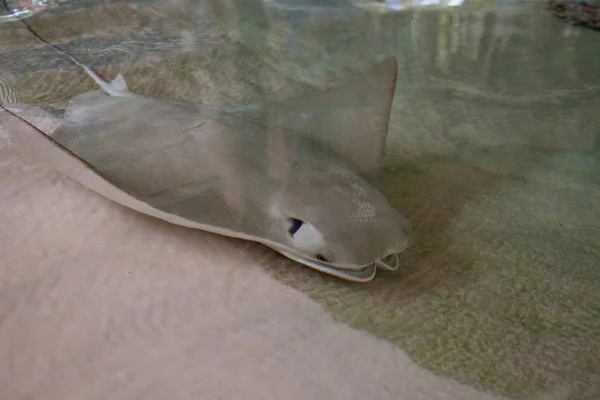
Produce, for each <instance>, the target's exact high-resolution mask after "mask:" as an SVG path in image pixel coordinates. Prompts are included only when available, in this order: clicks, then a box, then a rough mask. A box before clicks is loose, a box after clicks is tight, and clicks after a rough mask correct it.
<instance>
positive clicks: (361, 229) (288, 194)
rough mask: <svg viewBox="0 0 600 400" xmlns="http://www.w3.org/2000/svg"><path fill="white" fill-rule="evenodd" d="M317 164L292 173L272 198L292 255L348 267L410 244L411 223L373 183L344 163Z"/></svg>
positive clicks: (278, 226) (284, 241)
mask: <svg viewBox="0 0 600 400" xmlns="http://www.w3.org/2000/svg"><path fill="white" fill-rule="evenodd" d="M317 165H318V168H305V169H303V170H301V172H300V173H299V174H298V175H295V176H291V177H290V178H291V179H290V181H289V182H287V184H286V186H285V190H284V191H283V192H282V195H281V196H280V197H279V198H278V200H277V203H276V205H275V208H276V213H274V217H275V219H274V223H275V225H276V226H275V229H276V232H277V233H278V236H279V241H280V242H281V244H283V245H284V246H285V247H286V248H287V249H289V251H291V252H293V253H294V254H295V255H297V256H300V257H303V258H306V259H309V260H311V261H318V262H321V263H326V264H330V265H333V266H336V267H339V268H350V269H353V268H360V267H364V266H367V265H370V264H373V263H374V262H377V261H379V260H382V259H385V258H386V257H388V256H390V255H393V254H397V253H400V252H402V251H404V250H405V249H406V248H407V247H408V246H409V243H410V237H411V232H410V231H411V229H410V224H409V223H408V221H407V220H406V218H405V217H404V216H402V215H401V214H400V213H399V212H398V211H397V210H396V209H395V208H394V207H393V206H392V205H391V204H390V203H389V202H388V200H387V199H386V198H385V196H384V195H383V194H382V193H381V192H380V191H379V190H378V189H377V188H376V187H375V186H373V185H372V184H371V183H369V181H367V180H365V179H363V178H362V177H361V176H359V175H358V174H356V173H354V172H352V170H350V169H348V168H346V167H345V166H344V165H343V164H342V165H340V164H338V163H332V162H326V163H323V162H317Z"/></svg>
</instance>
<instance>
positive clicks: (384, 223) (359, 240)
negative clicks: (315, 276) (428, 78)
mask: <svg viewBox="0 0 600 400" xmlns="http://www.w3.org/2000/svg"><path fill="white" fill-rule="evenodd" d="M396 78H397V62H396V59H395V58H394V57H389V58H387V59H385V60H383V61H381V62H379V63H377V64H376V65H374V66H373V67H371V68H370V69H369V70H367V71H366V72H364V73H363V74H362V75H361V76H359V77H358V78H357V79H354V80H352V81H349V82H347V83H346V84H344V85H341V86H340V87H338V88H336V89H333V90H329V91H327V92H325V93H323V94H322V95H320V96H315V97H316V100H315V98H312V99H310V101H311V102H312V103H311V102H309V101H307V102H306V103H305V105H303V106H298V105H296V107H295V108H294V110H293V112H290V113H289V114H286V115H285V117H286V118H284V120H285V123H286V126H287V127H290V126H292V128H294V129H296V132H297V133H298V135H297V136H300V137H301V138H299V139H295V140H293V142H294V145H293V146H290V147H292V148H293V149H294V150H293V152H292V153H293V155H292V157H291V158H292V159H293V161H292V162H291V163H290V164H289V165H288V168H287V172H286V174H285V175H286V177H285V179H284V183H283V184H282V190H281V193H280V195H279V196H278V197H277V199H276V201H275V202H274V203H273V208H272V210H274V212H273V216H274V220H273V223H274V224H275V229H276V231H277V232H278V235H279V237H278V239H279V240H278V241H279V242H280V243H281V244H282V245H284V247H285V248H286V249H288V250H289V251H291V252H293V253H294V254H295V255H297V256H301V257H304V258H307V259H309V260H312V261H319V262H324V263H328V264H331V265H333V266H336V267H341V268H359V267H364V266H367V265H370V264H372V263H374V262H376V261H378V260H381V259H384V258H386V256H389V255H391V254H396V253H399V252H401V251H403V250H404V249H406V247H407V246H408V245H409V241H410V227H409V223H408V222H407V220H406V219H405V218H404V217H403V216H402V215H401V214H400V213H398V212H397V211H396V210H395V209H394V207H393V206H392V205H391V204H390V203H389V202H388V200H387V199H386V198H385V197H384V196H383V194H382V193H381V192H380V191H379V190H378V189H377V188H376V187H375V186H374V185H373V184H372V183H371V181H372V180H371V179H369V178H372V177H373V176H374V175H376V174H377V172H378V170H379V169H380V167H381V163H382V160H383V156H384V148H385V142H386V138H387V133H388V124H389V120H390V114H391V106H392V101H393V97H394V92H395V88H396ZM299 109H301V111H302V114H303V116H304V118H303V119H302V120H299V122H298V125H296V126H293V122H291V121H294V118H295V115H296V114H297V113H299V111H298V110H299ZM367 177H368V178H367Z"/></svg>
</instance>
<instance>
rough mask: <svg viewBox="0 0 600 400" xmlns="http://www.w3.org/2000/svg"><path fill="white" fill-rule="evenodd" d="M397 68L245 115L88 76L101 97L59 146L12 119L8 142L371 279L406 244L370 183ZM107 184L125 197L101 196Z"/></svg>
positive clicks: (90, 98) (165, 212)
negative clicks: (42, 146)
mask: <svg viewBox="0 0 600 400" xmlns="http://www.w3.org/2000/svg"><path fill="white" fill-rule="evenodd" d="M396 68H397V65H396V60H395V58H393V57H391V58H388V59H386V60H384V61H382V62H380V63H379V64H377V65H375V66H374V67H373V68H372V69H371V70H369V71H368V72H367V73H365V74H364V75H363V76H361V77H360V78H359V79H357V80H354V81H351V82H349V83H348V84H346V85H342V86H341V87H339V88H336V89H334V90H330V91H326V92H322V93H319V94H318V95H311V96H304V97H301V98H298V99H293V100H288V101H283V102H277V103H264V104H258V105H253V106H244V107H211V106H200V105H196V104H192V103H186V102H179V101H170V100H165V99H160V98H156V97H150V96H143V95H139V94H136V93H133V92H131V91H130V90H129V89H128V88H127V85H126V83H125V80H124V78H123V77H122V76H121V75H118V76H117V78H116V79H115V80H113V81H112V82H110V83H108V82H106V81H104V80H102V79H101V78H100V77H99V76H98V75H96V74H95V73H94V72H93V71H92V70H91V69H86V71H87V72H88V73H89V74H90V76H92V78H94V80H95V81H96V82H97V83H98V85H99V86H100V87H101V89H102V90H97V91H91V92H87V93H84V94H81V95H79V96H76V97H75V98H73V99H72V100H71V104H70V106H69V107H68V108H67V110H66V112H65V115H64V118H63V120H62V121H61V123H60V126H59V127H58V129H57V130H56V131H55V132H53V133H52V135H51V138H52V139H50V138H49V137H48V136H46V135H44V136H45V139H35V138H36V137H39V136H40V132H37V133H34V132H28V133H26V134H25V133H23V132H24V131H26V130H29V131H31V130H35V129H33V127H32V126H29V125H27V126H26V124H24V123H22V122H21V123H20V124H19V123H17V122H15V121H14V120H10V118H8V120H9V121H7V118H6V114H5V117H4V118H1V117H0V122H3V123H4V125H5V126H7V127H8V128H7V130H8V131H9V134H11V136H24V135H29V136H28V138H29V139H27V140H25V141H23V140H21V141H22V142H23V143H25V144H26V145H28V146H29V147H30V149H31V148H34V147H36V146H38V144H39V143H33V145H32V140H33V141H39V140H51V141H55V142H54V144H55V146H53V148H56V149H62V150H61V151H62V152H63V153H64V154H65V155H68V156H69V157H70V158H71V159H74V158H76V159H77V160H78V161H79V162H82V163H83V164H85V167H84V168H88V169H90V170H91V171H92V172H93V173H94V174H96V175H97V178H99V179H102V180H104V181H105V182H104V183H101V182H100V183H93V182H92V183H90V182H91V181H90V179H88V178H85V179H83V178H81V177H78V176H77V174H78V173H79V172H77V173H75V174H73V173H71V174H70V175H71V177H73V176H74V179H75V180H78V181H79V182H80V183H83V184H84V185H86V186H88V187H90V188H91V189H93V190H96V191H98V192H99V193H101V194H104V195H105V196H107V197H109V198H111V199H112V200H114V201H117V202H120V203H121V204H125V205H127V206H128V207H131V208H134V209H136V210H138V211H140V212H144V213H146V214H150V215H153V216H155V217H158V218H162V219H165V220H167V221H170V222H173V223H177V224H180V225H185V226H189V227H194V228H198V229H203V230H207V231H210V232H214V233H218V234H222V235H226V236H230V237H237V238H242V239H247V240H253V241H256V242H259V243H263V244H265V245H267V246H269V247H271V248H273V249H275V250H277V251H278V252H280V253H282V254H283V255H285V256H287V257H289V258H291V259H294V260H296V261H299V262H300V263H303V264H305V265H308V266H310V267H313V268H315V269H318V270H320V271H323V272H326V273H329V274H332V275H336V276H339V277H342V278H344V279H348V280H354V281H368V280H370V279H372V278H373V276H374V275H375V270H376V266H380V267H383V268H386V269H395V268H397V263H398V260H397V257H396V256H395V255H396V254H397V253H399V252H401V251H403V250H404V249H405V248H406V247H407V246H408V244H409V237H410V233H409V230H410V228H409V224H408V222H407V221H406V219H405V218H404V217H403V216H402V215H400V214H399V213H398V212H397V211H396V210H395V209H394V208H393V207H392V206H391V205H390V204H389V202H388V201H387V200H386V199H385V197H384V196H383V195H382V194H381V192H380V191H379V190H377V188H376V186H375V184H374V182H375V179H376V173H377V171H378V170H379V167H380V164H381V162H382V158H383V152H384V147H385V139H386V136H387V129H388V122H389V116H390V110H391V102H392V100H393V95H394V90H395V83H396ZM22 110H23V108H22ZM25 114H26V113H24V112H23V111H22V112H21V116H22V117H24V118H25V119H27V118H26V115H25ZM11 121H12V123H11ZM41 134H42V135H43V133H41ZM36 135H37V136H36ZM21 139H22V137H21ZM16 141H19V140H16ZM46 152H47V151H46ZM71 161H72V160H71ZM59 164H61V165H57V164H56V162H55V166H58V167H60V168H62V169H63V171H64V170H65V168H63V166H64V165H65V161H64V160H63V161H61V162H60V163H59ZM77 171H81V168H79V169H78V170H77ZM67 174H68V173H67ZM94 179H96V178H94ZM94 182H95V181H94ZM106 183H109V184H110V185H112V186H113V188H116V189H118V190H120V191H121V192H122V193H120V194H118V195H115V194H114V193H112V192H111V191H110V190H108V189H99V188H100V186H102V185H106ZM103 187H104V186H103ZM123 194H125V195H126V196H129V197H131V198H132V199H133V200H131V199H129V200H123V198H122V196H123ZM119 196H121V197H119Z"/></svg>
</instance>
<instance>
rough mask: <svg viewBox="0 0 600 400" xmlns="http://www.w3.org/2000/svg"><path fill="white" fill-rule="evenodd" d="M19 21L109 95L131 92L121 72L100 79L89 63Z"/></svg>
mask: <svg viewBox="0 0 600 400" xmlns="http://www.w3.org/2000/svg"><path fill="white" fill-rule="evenodd" d="M1 1H2V4H3V5H4V8H5V9H6V11H7V12H8V13H10V12H11V10H10V7H9V6H8V1H7V0H1ZM18 20H19V22H21V23H22V24H23V26H25V28H26V29H27V30H28V31H29V32H30V33H31V34H32V35H33V36H34V37H35V38H36V39H37V40H39V41H40V42H42V43H43V44H44V45H46V46H49V47H51V48H52V49H54V50H55V51H56V52H58V53H60V54H62V55H64V56H65V57H67V58H68V59H69V60H71V61H72V62H73V63H74V64H75V65H77V66H78V67H81V68H83V70H84V71H85V72H86V73H87V74H88V75H89V76H90V77H91V78H92V79H93V80H94V82H96V84H97V85H98V86H100V88H101V89H102V91H103V92H104V93H106V94H108V95H110V96H125V95H128V94H131V92H130V91H129V88H128V87H127V84H126V82H125V79H124V78H123V76H122V75H121V74H118V75H117V77H116V78H115V79H114V80H113V81H112V82H107V81H106V80H104V79H102V77H101V76H100V75H98V74H97V73H96V72H95V71H94V70H93V69H92V68H91V67H90V66H89V65H87V64H85V63H83V62H81V61H80V60H78V59H77V57H75V56H74V55H72V54H71V53H69V52H68V51H66V50H63V49H61V48H60V47H58V46H56V45H54V44H52V43H50V42H48V41H47V40H46V39H44V38H43V37H41V36H40V35H39V34H38V33H37V32H36V31H35V30H34V29H33V28H32V27H31V25H29V24H28V23H27V21H25V20H24V19H22V18H18Z"/></svg>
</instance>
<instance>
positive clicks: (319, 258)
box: [315, 254, 328, 262]
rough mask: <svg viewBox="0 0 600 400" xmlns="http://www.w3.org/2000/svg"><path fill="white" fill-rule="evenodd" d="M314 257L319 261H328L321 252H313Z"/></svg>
mask: <svg viewBox="0 0 600 400" xmlns="http://www.w3.org/2000/svg"><path fill="white" fill-rule="evenodd" d="M315 258H316V259H317V260H319V261H321V262H328V260H327V257H325V256H324V255H323V254H315Z"/></svg>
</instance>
